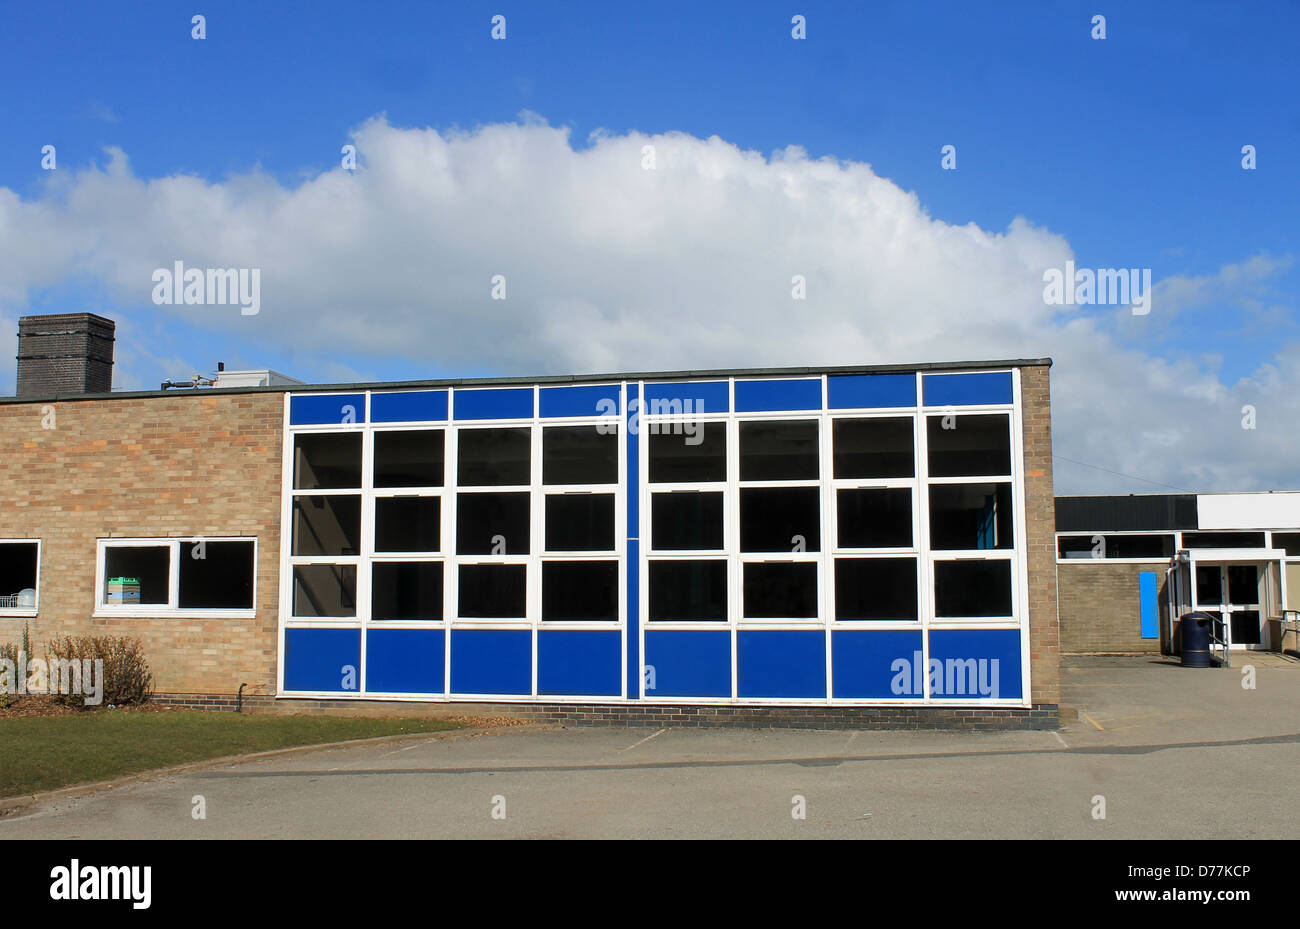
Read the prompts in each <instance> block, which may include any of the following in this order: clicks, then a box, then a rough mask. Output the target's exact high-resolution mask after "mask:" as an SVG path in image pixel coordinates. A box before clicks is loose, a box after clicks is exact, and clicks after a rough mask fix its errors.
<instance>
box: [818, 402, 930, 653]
mask: <svg viewBox="0 0 1300 929" xmlns="http://www.w3.org/2000/svg"><path fill="white" fill-rule="evenodd" d="M916 424H917V417H916V415H915V414H914V413H912V412H910V411H908V410H891V411H887V412H886V411H881V412H874V413H870V414H864V413H853V414H836V415H833V416H831V418H830V433H831V434H830V436H828V439H829V449H830V458H831V467H830V474H829V482H828V483H829V487H830V490H829V493H830V498H829V499H828V501H827V514H828V520H829V522H830V533H829V538H830V546H831V571H832V577H831V578H830V579H828V582H827V586H828V589H829V591H830V593H831V597H832V604H831V606H830V610H831V615H830V618H831V620H832V621H833V622H834V623H836V624H837V625H841V626H843V627H845V628H850V627H858V628H864V627H873V628H878V627H880V626H882V625H893V624H898V625H901V626H903V627H905V628H906V627H911V626H917V625H919V624H920V620H921V615H922V611H921V603H922V598H921V570H920V568H921V564H920V537H921V531H922V527H921V525H920V520H919V518H918V514H919V512H920V507H921V500H920V494H919V493H918V492H917V488H918V480H917V475H918V474H919V471H918V467H919V463H918V461H917V454H916V448H917V443H916Z"/></svg>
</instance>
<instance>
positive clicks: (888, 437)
mask: <svg viewBox="0 0 1300 929" xmlns="http://www.w3.org/2000/svg"><path fill="white" fill-rule="evenodd" d="M831 438H832V441H833V442H834V447H835V455H834V461H833V465H834V468H835V476H836V477H837V478H858V477H861V478H868V477H877V478H878V477H914V476H915V474H916V456H915V453H914V452H915V445H916V439H915V436H914V435H913V433H912V418H911V417H910V416H908V417H901V418H899V417H890V418H888V419H837V420H835V424H834V426H833V427H832V429H831Z"/></svg>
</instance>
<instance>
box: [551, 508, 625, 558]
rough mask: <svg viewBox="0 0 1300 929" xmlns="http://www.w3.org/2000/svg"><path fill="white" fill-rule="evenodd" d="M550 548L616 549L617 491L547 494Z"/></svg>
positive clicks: (568, 550)
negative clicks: (615, 496) (608, 492)
mask: <svg viewBox="0 0 1300 929" xmlns="http://www.w3.org/2000/svg"><path fill="white" fill-rule="evenodd" d="M546 548H547V551H552V552H605V551H610V550H612V549H613V548H614V495H613V494H547V496H546Z"/></svg>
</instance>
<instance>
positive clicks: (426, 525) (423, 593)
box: [362, 426, 448, 624]
mask: <svg viewBox="0 0 1300 929" xmlns="http://www.w3.org/2000/svg"><path fill="white" fill-rule="evenodd" d="M446 460H447V430H446V429H445V428H444V427H441V426H434V427H430V426H418V427H409V426H403V427H388V428H383V429H376V430H375V431H374V432H373V434H372V436H371V452H370V466H369V474H370V478H369V482H368V483H369V486H370V487H371V488H372V489H373V492H372V493H369V494H365V493H363V499H364V500H365V503H364V506H365V508H366V509H367V515H368V516H369V519H368V527H369V528H368V530H367V531H368V532H370V536H369V538H368V539H367V542H366V544H365V545H363V552H369V553H370V557H369V559H368V562H369V565H368V569H367V568H362V570H369V572H370V575H369V579H368V581H369V582H368V584H367V585H366V586H367V589H368V590H369V604H370V609H369V614H368V615H369V618H370V619H371V620H373V621H375V622H377V623H384V624H396V623H431V622H432V623H437V622H441V621H442V619H443V615H444V612H445V610H446V598H447V589H446V588H447V579H446V574H445V571H446V567H445V551H446V548H445V544H446V543H445V541H444V538H445V537H444V532H445V524H446V522H447V519H448V516H447V501H446V496H445V495H444V493H443V489H444V487H445V484H446Z"/></svg>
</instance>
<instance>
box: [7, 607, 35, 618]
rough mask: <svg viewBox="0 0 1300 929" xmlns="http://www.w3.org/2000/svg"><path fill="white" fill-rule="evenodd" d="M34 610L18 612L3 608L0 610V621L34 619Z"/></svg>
mask: <svg viewBox="0 0 1300 929" xmlns="http://www.w3.org/2000/svg"><path fill="white" fill-rule="evenodd" d="M35 618H36V610H27V609H23V610H18V609H9V608H7V607H6V608H5V609H3V610H0V619H35Z"/></svg>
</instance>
